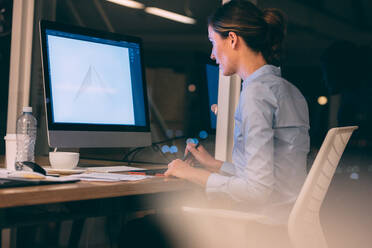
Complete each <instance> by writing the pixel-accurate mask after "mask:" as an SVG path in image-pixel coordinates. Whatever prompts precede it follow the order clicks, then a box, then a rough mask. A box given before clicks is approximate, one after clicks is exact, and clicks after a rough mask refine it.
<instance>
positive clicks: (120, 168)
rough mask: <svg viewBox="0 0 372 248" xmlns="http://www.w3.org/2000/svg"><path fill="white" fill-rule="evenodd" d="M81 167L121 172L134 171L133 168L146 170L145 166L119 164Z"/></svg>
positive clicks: (91, 170)
mask: <svg viewBox="0 0 372 248" xmlns="http://www.w3.org/2000/svg"><path fill="white" fill-rule="evenodd" d="M78 168H79V169H80V168H81V169H85V170H87V171H88V172H120V171H132V170H136V171H138V170H145V169H143V168H138V167H132V166H126V165H117V166H99V167H78Z"/></svg>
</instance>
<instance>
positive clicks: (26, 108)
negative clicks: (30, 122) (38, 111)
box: [23, 107, 32, 113]
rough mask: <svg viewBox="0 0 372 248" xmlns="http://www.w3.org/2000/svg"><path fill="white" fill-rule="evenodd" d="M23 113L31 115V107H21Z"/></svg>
mask: <svg viewBox="0 0 372 248" xmlns="http://www.w3.org/2000/svg"><path fill="white" fill-rule="evenodd" d="M23 112H25V113H32V107H23Z"/></svg>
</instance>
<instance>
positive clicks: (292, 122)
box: [206, 65, 310, 223]
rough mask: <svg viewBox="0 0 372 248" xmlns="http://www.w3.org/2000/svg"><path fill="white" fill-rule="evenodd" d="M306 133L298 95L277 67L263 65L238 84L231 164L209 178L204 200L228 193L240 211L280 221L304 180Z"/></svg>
mask: <svg viewBox="0 0 372 248" xmlns="http://www.w3.org/2000/svg"><path fill="white" fill-rule="evenodd" d="M308 130H309V113H308V107H307V103H306V100H305V98H304V97H303V95H302V94H301V93H300V91H299V90H298V89H297V88H296V87H295V86H294V85H292V84H291V83H289V82H288V81H286V80H285V79H283V78H282V77H281V72H280V68H278V67H275V66H272V65H264V66H262V67H261V68H259V69H258V70H256V71H255V72H254V73H252V74H251V75H250V76H249V77H248V78H246V79H245V80H244V82H243V89H242V91H241V93H240V99H239V104H238V106H237V109H236V112H235V130H234V147H233V151H232V163H228V162H225V163H224V164H223V165H222V167H221V169H220V173H212V174H211V175H210V176H209V178H208V181H207V185H206V191H207V193H208V196H210V197H213V195H214V194H221V193H224V194H227V195H228V196H229V197H230V198H232V199H233V200H235V202H236V204H237V205H239V207H240V209H245V210H248V211H253V212H257V213H260V214H265V215H267V216H268V217H269V218H271V219H272V221H273V222H275V223H285V222H286V221H287V220H288V214H289V212H290V210H291V207H292V206H293V203H294V202H295V200H296V198H297V196H298V194H299V191H300V189H301V187H302V184H303V183H304V181H305V177H306V158H307V153H308V152H309V146H310V139H309V134H308Z"/></svg>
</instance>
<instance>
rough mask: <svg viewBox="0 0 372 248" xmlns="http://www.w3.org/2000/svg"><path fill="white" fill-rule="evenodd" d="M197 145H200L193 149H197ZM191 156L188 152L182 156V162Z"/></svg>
mask: <svg viewBox="0 0 372 248" xmlns="http://www.w3.org/2000/svg"><path fill="white" fill-rule="evenodd" d="M199 144H200V143H198V144H196V146H195V149H198V147H199ZM191 155H192V153H191V152H190V151H188V152H187V154H186V155H184V156H183V158H182V161H186V160H187V159H189V158H190V156H191Z"/></svg>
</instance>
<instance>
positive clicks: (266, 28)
mask: <svg viewBox="0 0 372 248" xmlns="http://www.w3.org/2000/svg"><path fill="white" fill-rule="evenodd" d="M208 25H210V26H212V28H213V30H214V31H215V32H217V33H218V34H220V35H221V36H222V37H223V38H226V37H227V36H228V34H229V32H235V33H236V34H237V35H239V36H240V37H242V38H243V40H244V41H245V43H246V44H247V45H248V46H249V47H250V48H251V49H252V50H253V51H255V52H261V53H262V55H263V56H264V58H265V60H266V62H267V63H269V64H273V65H279V64H280V60H281V52H282V43H283V39H284V36H285V33H286V18H285V16H284V14H283V13H282V12H281V11H280V10H278V9H265V10H263V11H262V10H260V9H259V8H258V7H257V6H256V5H254V4H253V3H251V2H249V1H247V0H231V1H230V2H228V3H226V4H224V5H222V6H220V7H219V8H218V9H217V10H216V11H215V12H214V13H213V14H212V15H211V16H210V17H209V19H208Z"/></svg>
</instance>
